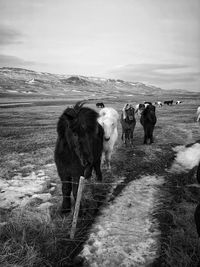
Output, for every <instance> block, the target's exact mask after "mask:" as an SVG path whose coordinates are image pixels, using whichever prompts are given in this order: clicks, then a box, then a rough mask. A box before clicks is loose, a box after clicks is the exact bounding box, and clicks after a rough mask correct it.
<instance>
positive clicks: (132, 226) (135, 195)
mask: <svg viewBox="0 0 200 267" xmlns="http://www.w3.org/2000/svg"><path fill="white" fill-rule="evenodd" d="M163 181H164V180H163V178H162V177H161V176H142V177H140V178H139V179H137V180H135V181H133V182H131V183H130V184H129V185H128V186H127V187H126V188H125V189H124V190H123V191H122V192H121V194H120V195H119V196H118V197H117V198H116V200H115V201H114V202H113V203H112V204H111V205H109V206H108V207H107V208H104V209H103V210H102V212H101V215H100V216H99V217H98V218H97V220H96V223H95V224H94V226H93V227H92V229H91V234H90V236H89V238H88V241H87V243H86V244H85V246H84V249H83V252H82V256H83V257H84V258H85V259H86V260H87V264H89V266H104V267H106V266H110V267H115V266H147V265H148V264H150V263H151V262H152V261H154V260H155V257H156V256H157V251H158V247H159V245H158V236H159V234H160V233H159V230H158V223H157V221H156V220H155V219H154V218H153V217H152V213H153V211H154V209H155V207H156V206H157V204H158V196H159V195H160V193H159V187H158V186H159V185H161V184H162V183H163Z"/></svg>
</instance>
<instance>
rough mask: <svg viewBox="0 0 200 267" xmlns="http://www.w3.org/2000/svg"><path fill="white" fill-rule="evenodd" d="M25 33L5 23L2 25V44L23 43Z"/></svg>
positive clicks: (0, 30)
mask: <svg viewBox="0 0 200 267" xmlns="http://www.w3.org/2000/svg"><path fill="white" fill-rule="evenodd" d="M22 37H23V34H21V33H20V32H18V31H17V30H15V29H12V28H10V27H8V26H5V25H0V45H10V44H13V43H14V44H17V43H22Z"/></svg>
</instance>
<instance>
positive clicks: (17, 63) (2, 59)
mask: <svg viewBox="0 0 200 267" xmlns="http://www.w3.org/2000/svg"><path fill="white" fill-rule="evenodd" d="M34 64H35V62H33V61H25V60H23V59H21V58H18V57H15V56H9V55H1V54H0V67H24V66H31V65H34Z"/></svg>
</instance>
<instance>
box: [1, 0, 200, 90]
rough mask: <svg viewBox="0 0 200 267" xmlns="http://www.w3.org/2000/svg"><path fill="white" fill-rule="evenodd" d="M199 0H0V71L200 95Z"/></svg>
mask: <svg viewBox="0 0 200 267" xmlns="http://www.w3.org/2000/svg"><path fill="white" fill-rule="evenodd" d="M199 14H200V0H167V1H166V0H56V1H55V0H0V67H21V68H26V69H32V70H36V71H44V72H51V73H57V74H58V73H59V74H69V75H71V74H73V75H74V74H77V75H86V76H97V77H105V78H116V79H123V80H127V81H132V82H143V83H146V84H151V85H155V86H158V87H161V88H163V89H186V90H189V91H197V92H200V48H199V47H200V15H199Z"/></svg>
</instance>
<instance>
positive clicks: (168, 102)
mask: <svg viewBox="0 0 200 267" xmlns="http://www.w3.org/2000/svg"><path fill="white" fill-rule="evenodd" d="M173 102H174V101H173V100H166V101H164V104H166V105H168V106H169V105H171V106H172V104H173Z"/></svg>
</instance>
